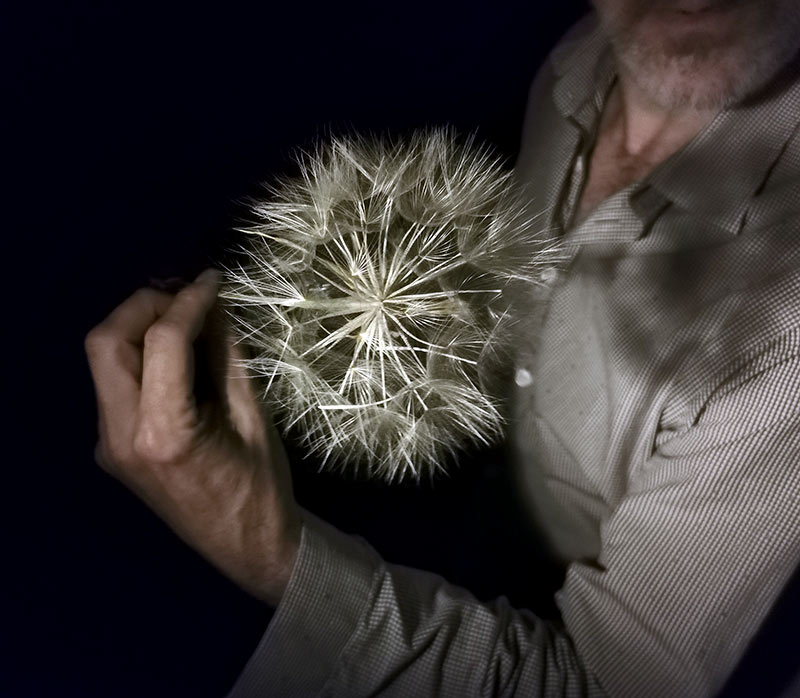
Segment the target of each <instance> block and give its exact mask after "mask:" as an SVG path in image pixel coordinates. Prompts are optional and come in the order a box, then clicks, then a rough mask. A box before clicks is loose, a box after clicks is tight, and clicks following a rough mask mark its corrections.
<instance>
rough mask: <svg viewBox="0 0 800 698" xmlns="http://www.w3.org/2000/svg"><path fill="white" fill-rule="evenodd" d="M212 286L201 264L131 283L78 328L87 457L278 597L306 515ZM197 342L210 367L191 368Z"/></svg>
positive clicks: (209, 555)
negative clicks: (144, 283) (87, 393)
mask: <svg viewBox="0 0 800 698" xmlns="http://www.w3.org/2000/svg"><path fill="white" fill-rule="evenodd" d="M217 286H218V273H217V272H216V271H215V270H207V271H206V272H204V273H203V274H201V275H200V276H198V277H197V280H196V281H195V282H194V283H192V284H189V285H188V286H186V287H185V288H183V289H182V290H181V291H179V292H178V293H177V294H176V295H174V296H173V295H172V294H169V293H164V292H162V291H157V290H155V289H151V288H143V289H139V290H138V291H137V292H136V293H134V294H133V295H132V296H131V297H130V298H128V299H127V300H126V301H125V302H124V303H122V304H121V305H120V306H119V307H118V308H116V309H115V310H114V311H113V312H112V313H111V314H110V315H109V316H108V318H106V319H105V320H104V321H103V322H102V323H100V324H99V325H97V327H95V328H93V329H92V330H91V331H90V332H89V334H88V335H87V336H86V341H85V347H86V353H87V355H88V358H89V366H90V368H91V372H92V377H93V379H94V384H95V391H96V394H97V403H98V415H99V426H98V430H99V441H98V444H97V448H96V450H95V458H96V460H97V462H98V464H99V465H100V466H101V467H103V468H104V469H105V470H106V471H108V472H109V473H111V474H112V475H114V476H115V477H116V478H118V479H119V480H121V481H122V482H123V483H125V485H127V486H128V487H129V488H130V489H132V490H133V491H134V492H135V493H136V494H137V495H138V496H139V497H141V498H142V499H143V500H144V501H145V502H146V503H147V504H148V506H150V507H151V508H152V509H153V511H155V512H156V513H157V514H158V515H159V516H160V517H161V518H162V519H164V521H165V522H166V523H167V524H168V525H169V526H170V527H171V528H172V529H173V530H174V531H175V532H176V533H177V534H178V535H179V536H180V537H181V538H182V539H183V540H185V541H186V542H187V543H188V544H189V545H191V546H192V547H193V548H195V549H196V550H197V551H198V552H200V553H201V554H202V555H203V556H204V557H205V558H206V559H208V560H209V562H211V563H212V564H213V565H215V566H216V567H217V568H218V569H220V570H221V571H222V572H223V573H224V574H226V575H227V576H228V577H229V578H230V579H232V580H233V581H234V582H236V583H237V584H238V585H239V586H241V587H242V588H244V589H245V590H246V591H248V592H250V593H251V594H253V595H254V596H255V597H257V598H259V599H261V600H263V601H265V602H267V603H269V604H272V605H276V604H277V603H278V601H279V600H280V598H281V595H282V594H283V591H284V590H285V588H286V585H287V583H288V581H289V576H290V574H291V571H292V567H293V565H294V560H295V558H296V555H297V549H298V547H299V541H300V529H301V522H302V519H301V514H300V509H299V507H298V506H297V504H296V502H295V500H294V497H293V495H292V488H291V478H290V475H289V469H288V464H287V461H286V455H285V453H284V451H283V447H282V445H281V443H280V440H279V438H278V437H277V434H276V433H275V431H274V429H273V427H272V426H271V423H270V422H269V420H268V418H265V416H264V414H263V408H261V407H260V406H259V404H258V402H257V400H256V398H255V395H254V393H253V391H252V384H251V381H250V379H249V378H248V377H247V375H246V373H245V371H244V369H242V368H240V367H238V366H236V365H235V363H234V361H235V360H236V359H241V358H242V355H241V352H240V350H239V348H238V347H236V346H234V345H233V343H232V341H231V340H230V338H229V334H228V332H227V331H225V329H224V325H223V323H222V322H221V318H219V317H218V315H216V314H215V313H213V312H212V308H213V307H214V303H215V300H216V295H217ZM215 330H216V332H215ZM203 348H204V349H205V350H206V355H207V356H206V358H207V359H208V361H206V362H205V363H208V364H209V365H208V366H203V365H198V366H197V371H195V362H196V359H198V361H197V363H198V364H200V363H201V362H200V361H199V358H200V357H201V353H200V352H197V353H196V351H195V350H196V349H203ZM214 364H216V367H217V369H216V370H213V365H214ZM196 373H197V375H196ZM209 373H210V374H211V375H209ZM203 379H205V383H206V386H208V387H207V389H206V390H200V388H201V386H202V381H203ZM203 393H207V394H206V395H204V394H203Z"/></svg>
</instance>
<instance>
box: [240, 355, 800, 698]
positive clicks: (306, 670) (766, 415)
mask: <svg viewBox="0 0 800 698" xmlns="http://www.w3.org/2000/svg"><path fill="white" fill-rule="evenodd" d="M751 374H752V375H750V374H747V373H746V372H745V373H744V374H742V375H744V377H742V376H741V375H740V377H739V378H738V379H737V380H735V381H732V382H731V383H730V384H728V385H725V386H722V387H721V388H720V389H719V390H718V391H716V392H715V393H714V394H713V395H712V396H711V397H710V398H709V399H708V400H707V402H706V403H705V404H704V405H703V407H702V409H701V410H700V413H699V415H698V418H697V420H696V422H695V423H694V424H693V425H691V427H690V428H687V429H686V430H685V431H683V432H682V433H677V434H675V435H672V436H670V438H667V439H666V440H663V441H661V442H660V445H659V446H658V448H657V449H656V450H655V451H654V452H653V454H652V456H651V457H650V458H649V459H648V460H647V462H646V463H644V465H643V467H642V468H641V470H640V472H639V473H637V474H636V477H635V478H633V480H632V483H631V487H630V490H629V493H628V495H627V496H626V497H625V498H624V499H623V500H622V502H621V503H620V505H619V506H618V507H617V508H616V509H615V510H614V512H613V514H612V515H611V516H609V517H608V519H607V520H606V521H605V522H604V523H603V526H602V531H601V540H602V551H601V555H600V559H599V560H598V561H597V562H596V563H594V564H589V563H585V562H575V563H573V564H571V565H570V566H569V568H568V571H567V577H566V580H565V584H564V586H563V588H562V590H561V591H560V592H559V594H558V597H557V600H558V603H559V606H560V608H561V611H562V616H563V621H564V622H563V626H562V625H557V624H554V623H550V622H546V621H544V620H541V619H539V618H537V617H536V616H535V615H534V614H532V613H530V612H527V611H525V610H515V609H512V608H511V607H510V606H509V604H508V603H507V601H506V600H505V599H503V598H501V599H499V600H497V601H495V602H493V603H489V604H483V603H479V602H478V601H477V600H476V599H475V598H473V597H472V596H471V595H470V594H469V593H468V592H466V591H464V590H461V589H459V588H457V587H454V586H452V585H449V584H448V583H447V582H445V581H444V580H443V579H441V578H440V577H438V576H436V575H433V574H429V573H426V572H422V571H418V570H412V569H408V568H405V567H402V566H398V565H390V564H386V563H384V562H383V561H382V560H381V559H380V557H379V556H378V555H377V554H376V553H375V552H374V551H373V550H372V549H371V548H370V547H369V546H368V545H366V544H365V543H363V542H362V541H360V540H358V539H356V538H352V537H350V536H346V535H344V534H343V533H341V532H339V531H337V530H336V529H334V528H333V527H331V526H329V525H327V524H325V523H324V522H322V521H320V520H319V519H317V518H316V517H314V516H313V515H310V514H309V515H308V516H307V518H306V522H305V526H304V531H303V541H302V545H301V549H300V554H299V557H298V563H297V565H296V567H295V570H294V573H293V576H292V579H291V581H290V584H289V587H288V589H287V592H286V596H285V597H284V599H283V601H282V602H281V604H280V606H279V608H278V610H277V612H276V615H275V618H274V619H273V622H272V623H271V625H270V627H269V629H268V630H267V632H266V634H265V636H264V638H263V639H262V642H261V643H260V645H259V646H258V648H257V649H256V651H255V653H254V655H253V657H252V658H251V660H250V662H249V663H248V665H247V666H246V668H245V670H244V672H243V674H242V676H241V677H240V679H239V681H238V682H237V684H236V686H235V687H234V689H233V691H232V693H231V694H230V698H245V697H249V696H253V697H256V696H282V697H287V698H288V697H294V696H348V697H350V696H381V697H389V696H404V697H405V696H454V697H455V696H458V697H460V698H463V697H465V696H529V697H535V696H604V695H608V696H613V697H614V698H616V697H620V696H623V697H624V696H632V697H633V696H635V697H640V696H643V695H647V696H648V697H649V698H656V697H657V696H664V697H667V696H670V697H671V696H680V697H681V698H692V697H694V696H697V697H700V696H712V695H714V694H715V693H716V692H717V691H718V690H719V689H720V688H721V687H722V684H723V683H724V681H725V679H726V678H727V677H728V676H729V674H730V673H731V672H732V671H733V668H734V667H735V665H736V663H737V662H738V660H739V659H740V657H741V655H742V654H743V652H744V651H745V649H746V646H747V644H748V642H749V641H750V639H751V638H752V636H753V635H754V634H755V632H756V630H757V628H758V626H759V625H760V624H761V622H762V621H763V619H764V617H765V616H766V614H767V612H768V610H769V608H770V607H771V606H772V604H773V603H774V602H775V600H776V599H777V597H778V595H779V594H780V591H781V589H782V587H783V586H784V585H785V583H786V581H787V580H788V578H789V577H790V575H791V573H792V571H793V569H794V568H795V566H796V565H797V564H798V561H800V539H799V538H798V536H797V531H798V530H799V529H800V507H798V502H800V418H799V417H798V404H797V403H798V400H797V397H796V396H797V395H799V394H800V361H798V359H797V357H792V358H789V359H786V360H782V361H780V362H778V363H775V364H773V365H769V366H767V367H766V368H764V367H763V366H762V367H761V368H759V370H758V371H755V372H751Z"/></svg>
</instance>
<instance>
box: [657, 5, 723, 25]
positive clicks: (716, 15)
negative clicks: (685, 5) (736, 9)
mask: <svg viewBox="0 0 800 698" xmlns="http://www.w3.org/2000/svg"><path fill="white" fill-rule="evenodd" d="M731 9H732V8H731V7H730V6H726V5H721V6H720V5H716V6H713V7H708V8H705V9H702V10H664V11H662V12H659V13H657V14H656V15H654V16H653V19H655V21H656V22H658V23H659V24H668V25H670V26H672V27H678V28H680V29H682V30H692V29H697V30H702V31H708V30H714V29H719V30H723V29H725V28H726V25H727V24H729V22H730V21H731V18H732V17H733V15H734V14H735V13H733V12H731V11H730V10H731Z"/></svg>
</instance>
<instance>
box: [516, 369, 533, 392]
mask: <svg viewBox="0 0 800 698" xmlns="http://www.w3.org/2000/svg"><path fill="white" fill-rule="evenodd" d="M514 382H515V383H516V384H517V385H518V386H519V387H520V388H527V387H528V386H529V385H530V384H531V383H533V376H532V375H531V372H530V371H528V370H527V369H525V368H518V369H517V371H516V373H514Z"/></svg>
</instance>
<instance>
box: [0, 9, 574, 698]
mask: <svg viewBox="0 0 800 698" xmlns="http://www.w3.org/2000/svg"><path fill="white" fill-rule="evenodd" d="M585 9H586V3H584V2H582V1H580V0H564V1H563V2H560V3H542V4H539V5H537V4H536V3H534V2H532V1H531V2H526V3H520V2H509V1H508V0H498V1H495V2H491V3H473V4H468V3H463V2H462V3H456V2H438V3H437V2H419V3H415V2H405V3H402V4H392V5H387V4H384V3H371V4H369V5H356V4H354V3H327V4H315V3H310V2H307V1H305V0H300V1H295V2H291V3H288V4H287V5H286V6H280V7H277V6H273V5H271V4H270V3H261V4H259V5H256V4H251V5H230V4H222V3H219V4H218V5H216V6H207V7H197V6H195V7H178V6H153V7H147V6H143V5H141V4H134V3H127V2H124V3H106V4H104V5H101V4H100V3H62V4H58V5H57V4H55V3H48V4H35V3H28V4H26V5H25V7H24V8H22V7H17V8H13V7H11V8H9V10H10V12H7V13H6V19H5V21H3V23H2V24H3V29H2V31H3V32H4V34H5V36H4V37H0V38H2V39H3V41H2V46H3V48H2V51H3V54H4V55H3V59H4V60H3V65H4V68H3V72H4V73H5V77H4V79H3V84H2V90H3V94H4V99H3V107H2V120H3V125H4V131H5V134H6V139H5V141H6V147H5V148H4V154H3V160H4V163H5V168H4V169H5V170H6V174H7V176H8V181H7V184H6V186H5V187H4V193H5V196H4V198H7V203H6V205H5V206H4V220H5V224H6V226H7V228H6V234H5V235H4V240H5V243H6V246H5V258H4V265H3V266H4V271H5V274H4V278H5V281H6V289H7V290H6V303H5V304H4V319H5V321H6V337H7V341H6V342H5V345H6V348H7V351H9V355H8V357H7V359H6V362H5V366H6V367H7V375H6V381H5V384H6V392H5V395H6V406H7V410H6V420H5V422H4V423H5V424H6V427H7V428H8V432H7V434H6V438H5V439H4V443H5V445H6V450H5V452H4V455H5V457H4V458H3V459H2V460H3V462H4V466H5V467H4V468H3V470H4V474H5V477H4V479H3V481H2V482H3V484H2V485H0V496H2V499H3V506H2V508H1V510H2V514H1V515H2V517H3V520H2V522H0V523H2V529H1V530H2V531H3V537H2V540H3V541H4V542H3V548H2V552H3V557H2V558H0V559H2V560H3V570H4V571H3V592H2V606H0V612H2V617H1V618H0V643H2V644H1V645H0V695H2V696H15V697H16V696H82V697H90V696H104V697H107V696H176V695H182V696H183V695H185V696H220V695H223V694H224V693H225V691H226V690H227V689H228V688H229V686H230V685H231V683H232V682H233V680H234V679H235V677H236V676H237V674H238V673H239V671H240V670H241V667H242V666H243V664H244V662H245V661H246V659H247V657H248V656H249V653H250V652H251V651H252V649H253V648H254V647H255V644H256V643H257V641H258V639H259V637H260V635H261V634H262V632H263V630H264V628H265V627H266V623H267V621H268V618H269V613H268V611H267V610H266V609H265V608H263V607H261V606H260V605H259V604H258V603H257V602H255V601H253V600H251V599H250V598H248V597H247V596H246V595H245V594H244V593H243V592H240V591H239V590H237V589H236V588H235V587H234V586H233V585H232V584H230V583H229V582H227V581H226V580H225V579H224V578H222V577H221V576H220V575H219V574H218V573H216V572H215V571H214V570H213V569H211V568H210V567H209V566H208V565H207V564H206V563H205V562H204V561H203V560H201V559H200V558H199V557H198V556H196V555H195V554H194V553H193V552H192V551H191V550H189V549H188V548H187V547H186V546H184V545H183V544H182V543H181V542H180V541H179V540H178V539H177V538H176V537H175V536H174V535H173V534H172V533H171V532H170V531H169V530H168V529H167V528H166V526H164V525H163V524H162V523H161V522H160V521H159V520H158V519H157V518H156V517H155V516H154V515H153V514H151V513H150V512H149V510H147V509H146V508H145V507H144V506H143V505H142V504H141V503H140V502H139V501H138V500H137V499H136V498H135V497H134V496H133V495H131V494H130V493H128V492H127V491H126V490H125V489H124V488H123V487H122V486H120V485H119V484H117V483H116V482H115V481H114V480H113V479H112V478H110V477H109V476H107V475H106V474H104V473H103V472H102V471H101V470H100V469H99V468H98V467H97V466H96V465H95V463H94V461H93V448H94V444H95V440H96V421H95V420H96V412H95V405H94V392H93V388H92V384H91V380H90V375H89V371H88V366H87V364H86V360H85V357H84V353H83V338H84V336H85V335H86V333H87V332H88V331H89V329H90V328H91V327H92V326H93V325H95V324H97V323H98V322H100V321H101V320H102V319H103V318H104V317H105V315H106V314H107V313H108V312H110V311H111V310H112V309H113V308H114V307H115V306H116V305H117V304H118V303H119V302H121V301H122V300H123V299H124V298H125V297H127V296H128V295H129V294H130V293H132V292H133V291H134V290H135V289H136V288H137V287H139V286H141V285H145V284H147V282H148V279H149V278H150V277H153V276H162V277H163V276H170V275H182V276H185V277H187V278H192V277H193V276H194V275H195V274H196V273H198V272H199V271H200V270H201V269H203V268H204V267H205V266H207V265H208V264H209V263H213V262H214V260H215V259H219V255H220V253H221V251H222V248H223V245H224V244H225V243H227V242H228V241H229V239H230V237H229V231H230V230H231V228H232V227H233V226H234V225H235V224H236V222H237V220H239V219H240V218H242V217H243V215H244V214H245V211H244V209H243V207H242V205H241V203H239V202H240V200H241V199H242V198H243V197H244V196H245V195H247V194H254V193H258V191H259V189H258V183H259V182H260V181H263V180H269V179H270V178H271V177H273V176H274V175H276V174H279V173H283V172H291V171H292V162H291V156H292V150H293V149H294V148H296V147H298V146H309V145H311V144H312V143H313V142H314V140H315V139H316V138H317V137H319V136H322V135H324V134H326V133H343V132H347V131H357V132H365V131H373V132H386V131H391V132H393V133H395V134H402V133H406V132H408V131H410V130H412V129H414V128H418V127H423V126H430V125H443V124H452V125H454V126H455V127H456V128H457V129H458V130H459V131H460V132H461V133H466V132H469V131H474V130H477V135H478V137H479V140H483V141H486V142H489V143H491V144H493V145H494V146H495V147H496V148H497V149H498V151H499V152H500V153H501V154H503V155H504V156H505V157H506V158H507V162H508V164H509V165H511V164H512V163H513V159H514V156H515V154H516V149H517V147H518V140H519V135H520V128H521V122H522V116H523V109H524V105H525V99H526V96H527V91H528V87H529V85H530V82H531V79H532V78H533V75H534V73H535V71H536V69H537V67H538V66H539V65H540V63H541V62H542V60H543V59H544V57H545V55H546V53H547V51H548V50H549V49H550V48H551V47H552V45H553V44H554V43H555V41H556V40H557V39H558V38H559V36H560V35H561V34H563V32H564V31H565V30H566V28H567V27H568V26H569V25H570V24H571V23H572V22H573V21H574V20H575V19H576V18H577V17H578V16H579V15H580V14H582V13H583V12H584V11H585ZM294 478H295V487H296V493H297V497H298V499H299V500H300V502H301V504H302V505H304V506H306V507H307V508H309V509H310V510H312V511H314V512H316V513H318V514H319V515H321V516H323V517H324V518H326V519H328V520H330V521H331V522H333V523H334V524H336V525H337V526H339V527H340V528H342V529H343V530H345V531H348V532H354V533H359V534H361V535H362V536H364V537H366V538H367V539H368V540H369V541H370V542H371V543H372V544H373V545H374V546H375V547H376V548H377V549H378V550H379V552H381V554H382V555H383V556H384V557H386V558H387V559H389V560H390V561H392V562H399V563H403V564H407V565H411V566H416V567H422V568H425V569H429V570H433V571H435V572H438V573H440V574H442V575H444V576H445V577H446V578H448V579H449V580H451V581H453V582H455V583H458V584H461V585H464V586H466V587H468V588H469V589H471V590H472V591H473V592H474V593H475V594H476V595H477V596H478V597H479V598H481V599H489V598H491V597H494V596H497V595H500V594H506V595H508V596H509V597H510V598H511V600H512V602H514V603H515V604H518V605H521V606H528V607H531V608H534V609H536V610H539V611H540V612H541V613H544V614H547V613H548V612H551V611H552V607H551V606H550V605H549V604H548V602H547V601H546V599H547V597H548V592H549V591H551V590H552V589H553V588H556V587H557V585H558V581H559V580H558V575H557V573H555V572H553V571H548V568H547V567H546V560H545V559H544V557H543V556H542V555H541V554H540V553H537V552H536V550H535V547H534V546H533V542H532V541H531V540H530V538H529V534H528V533H527V532H526V528H525V525H524V518H523V514H522V513H521V509H520V507H519V505H518V502H517V501H516V499H515V498H514V494H513V491H512V485H511V483H510V482H509V480H508V477H507V472H506V471H505V469H504V468H503V454H502V449H497V450H495V451H492V452H485V453H478V454H469V455H467V456H465V457H464V458H463V459H462V461H461V466H460V468H459V469H458V470H457V471H455V472H454V474H453V476H452V477H450V478H449V479H439V480H437V481H436V482H435V483H434V484H433V485H430V484H422V485H420V486H405V487H391V488H388V487H385V486H381V485H379V484H374V483H364V482H358V481H353V480H352V479H347V478H342V477H340V476H334V475H328V474H318V473H317V472H316V467H315V464H314V463H313V462H309V461H306V462H304V461H302V460H300V459H296V462H295V466H294ZM542 599H545V600H544V601H543V600H542Z"/></svg>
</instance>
